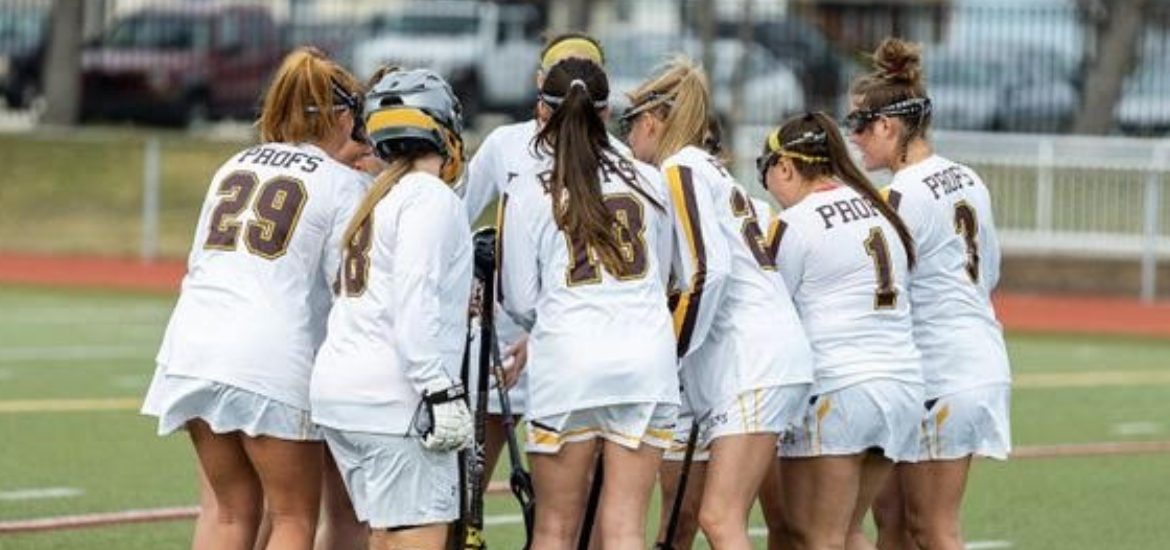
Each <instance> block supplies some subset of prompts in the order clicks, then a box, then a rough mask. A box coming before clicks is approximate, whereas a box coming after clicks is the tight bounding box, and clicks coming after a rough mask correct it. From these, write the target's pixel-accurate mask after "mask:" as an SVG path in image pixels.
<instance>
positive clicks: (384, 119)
mask: <svg viewBox="0 0 1170 550" xmlns="http://www.w3.org/2000/svg"><path fill="white" fill-rule="evenodd" d="M402 126H409V127H414V128H423V129H425V130H439V129H440V126H439V123H437V122H435V119H433V118H431V117H430V116H428V115H427V114H426V113H424V112H422V111H420V110H418V109H413V108H410V107H403V108H399V109H386V110H382V111H377V112H375V113H374V114H372V115H370V118H369V119H368V120H366V129H367V131H368V132H369V133H371V134H374V133H377V132H378V131H380V130H384V129H386V128H399V127H402Z"/></svg>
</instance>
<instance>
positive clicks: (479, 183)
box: [463, 132, 506, 223]
mask: <svg viewBox="0 0 1170 550" xmlns="http://www.w3.org/2000/svg"><path fill="white" fill-rule="evenodd" d="M497 135H498V134H497V133H496V132H492V133H490V134H488V136H487V137H486V138H484V140H483V143H481V144H480V145H479V149H477V150H476V151H475V155H474V156H472V157H471V162H469V163H468V164H467V172H466V174H465V175H464V178H463V207H464V209H465V210H466V211H467V222H468V223H475V220H476V219H478V218H479V216H480V214H483V210H484V209H485V208H487V205H488V204H491V202H492V201H493V200H495V198H496V196H497V195H499V190H500V189H501V188H502V187H503V184H504V183H506V182H503V181H500V178H501V177H506V176H505V175H504V174H503V173H502V172H503V171H502V170H501V169H500V162H499V157H500V155H499V147H498V146H497V144H496V141H498V140H497V139H496V137H497Z"/></svg>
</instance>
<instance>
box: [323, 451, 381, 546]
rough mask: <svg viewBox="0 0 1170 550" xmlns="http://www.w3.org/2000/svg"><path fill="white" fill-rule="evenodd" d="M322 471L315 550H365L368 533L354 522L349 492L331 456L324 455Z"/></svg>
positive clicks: (367, 543)
mask: <svg viewBox="0 0 1170 550" xmlns="http://www.w3.org/2000/svg"><path fill="white" fill-rule="evenodd" d="M324 465H325V471H324V473H323V475H322V476H321V523H320V525H319V526H318V527H317V541H316V543H315V544H314V545H313V548H315V549H316V550H365V548H367V547H368V545H369V538H370V531H369V529H368V528H367V527H366V525H365V524H364V523H362V522H360V521H358V518H357V514H356V513H354V510H353V503H352V502H350V500H349V493H347V492H346V491H345V482H343V481H342V479H341V472H340V471H338V469H337V463H336V462H335V461H334V460H333V455H331V454H329V452H328V451H326V452H325V460H324Z"/></svg>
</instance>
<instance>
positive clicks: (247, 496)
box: [187, 420, 264, 550]
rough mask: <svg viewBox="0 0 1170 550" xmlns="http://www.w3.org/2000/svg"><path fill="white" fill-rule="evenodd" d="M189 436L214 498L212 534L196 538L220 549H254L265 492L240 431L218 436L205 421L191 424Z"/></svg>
mask: <svg viewBox="0 0 1170 550" xmlns="http://www.w3.org/2000/svg"><path fill="white" fill-rule="evenodd" d="M187 433H188V435H189V436H190V437H191V442H192V444H194V445H195V453H196V454H197V455H198V457H199V464H200V467H201V468H202V471H203V473H204V475H205V476H206V479H207V484H208V486H209V487H210V489H211V493H212V498H214V499H215V506H214V515H213V517H212V520H211V523H212V526H211V527H210V528H209V529H207V530H208V531H209V532H210V533H207V532H203V533H201V532H200V531H198V530H197V531H196V537H197V538H198V539H201V540H197V542H198V543H199V544H200V545H203V544H207V546H204V548H214V549H217V550H220V549H222V550H252V544H253V543H254V542H255V539H256V530H257V528H258V527H259V526H260V516H261V514H262V513H263V510H264V492H263V490H262V488H261V485H260V479H259V477H257V475H256V471H255V470H254V469H253V468H252V463H251V462H250V461H249V460H248V456H247V454H246V453H245V452H244V447H243V443H242V439H243V438H244V436H243V435H242V434H241V433H240V432H232V433H227V434H216V433H214V432H212V431H211V427H210V426H208V425H207V423H206V422H204V421H202V420H192V421H190V422H188V423H187ZM197 527H198V526H197ZM205 528H206V526H205ZM192 546H194V544H193V545H192Z"/></svg>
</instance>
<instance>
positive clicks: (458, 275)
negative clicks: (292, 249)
mask: <svg viewBox="0 0 1170 550" xmlns="http://www.w3.org/2000/svg"><path fill="white" fill-rule="evenodd" d="M372 220H373V221H372V228H371V225H370V224H368V223H367V224H366V225H365V226H364V228H363V231H362V232H359V234H358V235H357V236H356V237H355V239H354V241H355V242H354V243H352V244H351V245H350V246H349V247H347V250H346V253H345V262H344V265H345V271H346V273H345V276H344V284H343V285H342V287H341V289H340V290H341V291H340V294H339V295H338V297H337V302H336V304H335V305H334V307H333V312H332V313H331V314H330V316H329V335H328V337H327V338H326V339H325V343H324V344H323V345H322V346H321V352H320V353H319V354H318V356H317V364H316V367H315V369H314V371H313V383H312V403H313V408H312V414H313V422H315V423H317V424H321V425H323V426H328V427H330V428H334V429H339V430H350V431H362V432H373V433H386V434H396V435H407V434H409V433H411V432H410V428H411V421H412V419H413V417H414V415H415V413H416V411H417V410H418V406H419V402H420V401H421V394H422V389H423V388H424V387H426V386H427V385H428V383H430V382H434V381H436V380H446V381H451V382H455V381H458V380H459V375H460V372H459V370H460V366H461V361H462V359H463V348H464V346H465V345H466V343H467V315H468V313H467V307H468V301H469V300H470V298H471V277H472V275H471V269H472V251H471V236H470V229H469V228H468V226H467V220H466V218H464V216H463V207H462V205H461V204H460V202H459V198H458V197H457V196H456V195H455V193H454V192H453V191H451V189H450V188H449V187H447V185H446V184H445V183H443V181H442V180H440V179H438V178H436V177H434V176H432V175H430V174H427V173H424V172H412V173H410V174H407V175H406V176H404V177H403V178H402V179H401V180H400V181H399V182H398V183H397V184H396V185H395V186H394V188H393V189H391V191H390V193H389V194H388V195H387V196H386V197H385V198H383V199H382V201H381V202H379V203H378V205H377V206H376V207H375V208H374V213H373V218H372Z"/></svg>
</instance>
